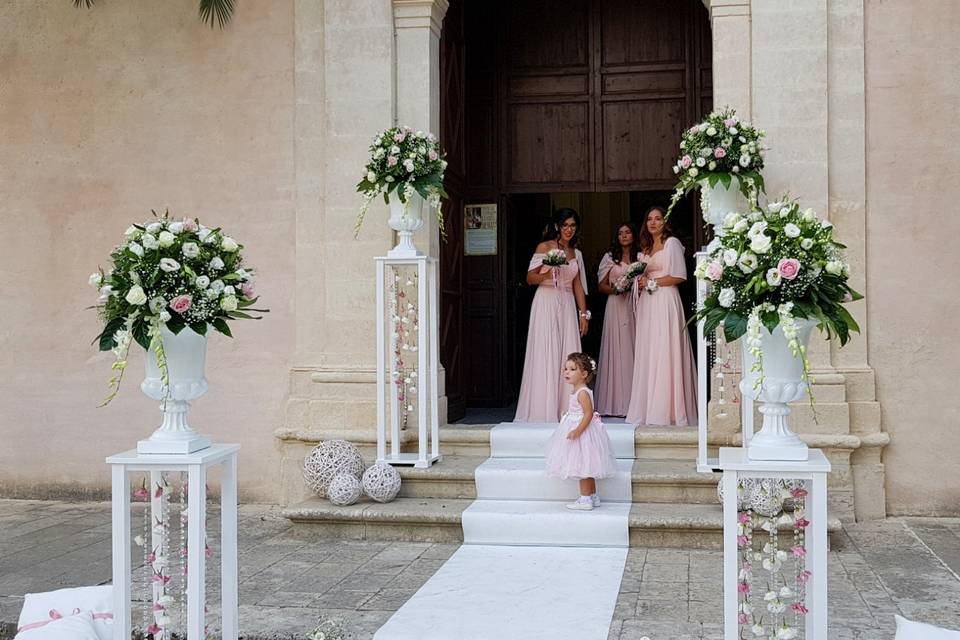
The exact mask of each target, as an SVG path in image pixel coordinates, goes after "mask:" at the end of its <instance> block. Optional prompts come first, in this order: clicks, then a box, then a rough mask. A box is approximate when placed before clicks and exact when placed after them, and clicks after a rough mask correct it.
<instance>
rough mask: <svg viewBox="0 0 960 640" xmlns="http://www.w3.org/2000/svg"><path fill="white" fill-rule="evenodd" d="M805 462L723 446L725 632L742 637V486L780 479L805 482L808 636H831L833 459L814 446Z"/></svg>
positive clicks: (810, 639)
mask: <svg viewBox="0 0 960 640" xmlns="http://www.w3.org/2000/svg"><path fill="white" fill-rule="evenodd" d="M809 451H810V457H809V458H808V459H807V460H800V461H757V460H749V459H748V458H747V450H746V449H743V448H741V447H721V448H720V469H721V470H722V471H723V637H724V640H737V639H738V638H739V637H740V632H739V628H738V623H737V606H738V603H737V577H738V572H739V567H738V566H737V485H738V483H739V482H740V480H742V479H744V478H780V479H784V480H789V479H797V480H804V481H806V483H807V485H808V487H809V489H808V493H809V496H808V497H807V501H808V502H807V504H808V506H807V512H808V513H809V514H810V517H809V520H810V528H809V530H808V533H807V535H806V551H807V562H806V563H807V566H809V567H810V572H811V576H810V581H809V582H808V583H807V587H806V588H807V594H808V595H807V601H808V602H809V603H810V607H809V609H810V613H809V614H808V615H807V619H806V640H828V639H827V474H828V473H830V462H829V461H828V460H827V457H826V456H825V455H823V451H821V450H820V449H810V450H809Z"/></svg>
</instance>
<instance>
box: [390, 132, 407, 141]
mask: <svg viewBox="0 0 960 640" xmlns="http://www.w3.org/2000/svg"><path fill="white" fill-rule="evenodd" d="M406 139H407V134H405V133H395V134H393V141H394V142H403V141H404V140H406Z"/></svg>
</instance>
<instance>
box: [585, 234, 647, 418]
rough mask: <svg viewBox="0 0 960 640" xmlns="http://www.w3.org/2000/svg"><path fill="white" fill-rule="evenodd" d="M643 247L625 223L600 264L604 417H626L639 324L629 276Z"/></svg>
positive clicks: (600, 388) (601, 405) (600, 400)
mask: <svg viewBox="0 0 960 640" xmlns="http://www.w3.org/2000/svg"><path fill="white" fill-rule="evenodd" d="M639 253H640V245H639V244H638V243H637V234H636V231H635V229H634V226H633V225H632V224H631V223H629V222H624V223H623V224H621V225H620V226H618V227H617V231H616V235H615V236H614V238H613V241H612V242H611V243H610V250H609V251H607V253H605V254H604V256H603V259H602V260H600V271H599V274H598V277H599V279H600V291H601V292H602V293H605V294H606V295H607V296H608V297H607V307H606V312H605V313H604V316H603V333H602V334H601V338H600V365H599V366H598V367H597V369H598V372H597V388H596V394H595V395H596V398H597V413H599V414H600V415H602V416H618V417H622V416H625V415H627V406H628V405H629V404H630V388H631V383H632V381H633V349H634V342H635V340H634V338H635V336H636V331H637V329H636V320H635V316H634V313H633V296H631V295H630V292H631V288H632V284H633V282H631V281H630V279H629V276H628V275H627V272H628V270H629V269H630V265H631V264H632V263H633V262H635V261H636V260H637V257H638V255H639Z"/></svg>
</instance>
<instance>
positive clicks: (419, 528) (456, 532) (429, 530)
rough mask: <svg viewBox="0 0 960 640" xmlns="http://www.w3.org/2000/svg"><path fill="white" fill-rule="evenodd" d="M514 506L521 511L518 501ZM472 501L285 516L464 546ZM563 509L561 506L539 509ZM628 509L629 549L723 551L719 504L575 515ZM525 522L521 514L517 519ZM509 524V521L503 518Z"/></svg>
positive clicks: (832, 521) (315, 525)
mask: <svg viewBox="0 0 960 640" xmlns="http://www.w3.org/2000/svg"><path fill="white" fill-rule="evenodd" d="M510 502H514V503H515V504H514V507H515V508H517V509H518V510H519V509H520V507H519V506H518V505H520V504H522V503H520V502H519V501H510ZM473 503H474V501H473V500H444V499H430V498H397V499H396V500H394V501H393V502H390V503H387V504H380V503H377V502H370V501H364V502H360V503H358V504H355V505H351V506H349V507H338V506H336V505H332V504H330V503H329V502H328V501H327V500H322V499H320V498H312V499H310V500H306V501H305V502H302V503H300V504H297V505H294V506H292V507H287V508H286V509H284V510H283V515H284V516H285V517H287V518H289V519H290V520H292V521H293V522H295V523H296V524H297V527H298V529H299V532H300V534H301V535H303V536H310V537H312V536H316V537H331V536H332V537H340V538H348V539H356V540H405V541H413V542H460V541H463V513H464V511H465V510H466V509H467V507H469V506H470V505H471V504H473ZM541 504H544V505H555V506H560V505H561V504H562V503H541ZM627 506H629V508H630V513H629V517H628V526H629V535H630V546H632V547H662V548H663V547H665V548H675V549H721V548H722V547H723V510H722V508H721V506H720V505H719V504H662V503H633V505H625V504H620V503H608V504H604V505H602V506H601V508H600V509H598V510H596V511H591V512H586V513H572V515H575V516H583V517H586V518H590V517H592V516H596V515H600V514H601V513H603V511H604V509H608V508H609V509H610V511H608V513H609V512H612V510H613V509H618V508H621V507H627ZM519 515H520V516H521V517H522V511H521V512H520V513H519ZM504 518H505V519H506V518H507V516H504ZM841 529H842V526H841V524H840V521H839V520H838V519H837V518H835V517H833V516H831V517H829V519H828V521H827V531H828V532H829V533H830V534H835V533H838V532H839V531H840V530H841Z"/></svg>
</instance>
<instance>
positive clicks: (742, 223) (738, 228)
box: [731, 167, 750, 233]
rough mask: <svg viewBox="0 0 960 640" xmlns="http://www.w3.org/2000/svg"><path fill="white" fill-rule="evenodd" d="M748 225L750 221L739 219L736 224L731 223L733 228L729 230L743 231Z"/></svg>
mask: <svg viewBox="0 0 960 640" xmlns="http://www.w3.org/2000/svg"><path fill="white" fill-rule="evenodd" d="M734 168H736V167H734ZM749 226H750V223H749V222H748V221H746V220H741V221H740V222H738V223H737V224H735V225H733V229H731V231H733V232H734V233H743V232H744V231H746V230H747V227H749Z"/></svg>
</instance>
